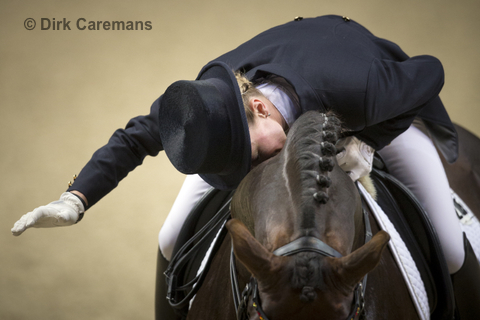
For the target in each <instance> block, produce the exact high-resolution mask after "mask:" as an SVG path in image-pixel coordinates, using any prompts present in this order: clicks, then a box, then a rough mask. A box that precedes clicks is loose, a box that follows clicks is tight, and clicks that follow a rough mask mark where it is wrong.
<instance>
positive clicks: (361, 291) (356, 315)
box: [230, 209, 372, 320]
mask: <svg viewBox="0 0 480 320" xmlns="http://www.w3.org/2000/svg"><path fill="white" fill-rule="evenodd" d="M362 212H363V219H364V224H365V243H367V242H368V241H370V239H372V228H371V225H370V219H369V217H368V213H367V212H366V210H365V209H362ZM299 252H315V253H319V254H321V255H323V256H326V257H334V258H341V257H342V254H340V253H339V252H338V251H337V250H335V249H333V248H332V247H330V246H329V245H328V244H326V243H325V242H323V241H321V240H320V239H318V238H315V237H301V238H298V239H296V240H293V241H292V242H290V243H287V244H286V245H284V246H283V247H280V248H278V249H276V250H275V251H274V252H273V254H275V255H277V256H290V255H294V254H297V253H299ZM230 280H231V283H232V292H233V302H234V304H235V311H236V313H237V320H248V312H247V309H248V303H249V301H250V297H251V298H252V305H253V307H254V308H255V310H256V312H257V313H258V316H259V318H260V320H268V317H267V315H266V314H265V312H264V311H263V309H262V305H261V302H260V298H259V293H258V283H257V280H256V279H255V278H254V277H251V278H250V282H249V283H247V285H246V286H245V289H244V290H243V291H242V293H240V288H239V286H238V278H237V269H236V266H235V255H234V253H233V244H232V252H231V254H230ZM366 286H367V275H365V277H363V280H362V281H361V282H360V283H359V284H358V285H357V286H356V287H355V292H354V301H353V302H352V310H351V312H350V314H349V316H348V317H347V320H355V319H360V318H361V317H362V316H364V312H365V299H364V298H365V289H366Z"/></svg>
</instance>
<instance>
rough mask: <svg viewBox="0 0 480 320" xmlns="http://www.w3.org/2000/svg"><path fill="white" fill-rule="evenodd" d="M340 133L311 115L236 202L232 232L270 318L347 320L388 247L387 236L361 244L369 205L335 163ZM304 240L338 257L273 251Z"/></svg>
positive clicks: (328, 120) (331, 121) (331, 122)
mask: <svg viewBox="0 0 480 320" xmlns="http://www.w3.org/2000/svg"><path fill="white" fill-rule="evenodd" d="M339 130H340V125H339V121H338V120H337V118H336V117H334V116H328V117H327V116H325V115H324V114H320V113H318V112H309V113H306V114H304V115H303V116H302V117H300V118H299V119H298V120H297V121H296V122H295V125H294V126H293V127H292V129H291V130H290V132H289V134H288V137H287V142H286V144H285V147H284V148H283V150H282V152H281V153H279V154H278V155H277V156H276V157H274V158H272V159H270V160H269V161H266V162H264V163H263V164H261V165H260V166H258V167H257V168H255V169H254V170H252V171H251V172H250V173H249V175H247V177H246V178H245V179H244V180H243V181H242V183H241V184H240V186H239V188H238V189H237V192H236V194H235V196H234V198H233V200H232V216H233V217H234V218H237V219H232V220H231V221H229V222H228V224H227V227H228V229H229V231H230V234H231V236H232V240H233V244H234V251H235V255H236V257H237V259H238V260H239V261H241V262H242V263H243V265H244V266H245V267H246V268H247V269H248V270H249V271H250V272H251V273H252V274H253V276H254V277H255V278H256V279H257V280H258V288H259V298H260V300H261V304H262V308H263V310H264V311H265V314H266V315H267V316H268V317H269V319H292V318H300V317H305V316H308V317H309V318H310V319H316V318H322V319H342V320H343V319H346V317H347V316H348V315H349V314H350V311H351V309H352V300H353V295H354V290H355V287H356V286H357V284H358V283H359V282H360V281H361V280H362V278H363V277H364V276H365V275H366V274H367V273H368V272H369V271H370V270H372V269H373V268H374V267H375V266H376V265H377V264H378V262H379V261H380V257H381V253H382V251H383V249H384V247H385V245H386V243H387V242H388V239H389V236H388V234H386V233H384V232H380V233H378V234H377V235H376V236H375V237H374V238H373V239H372V240H371V241H369V242H368V243H367V244H365V245H363V246H362V245H361V244H362V240H363V239H364V238H363V236H364V232H363V215H362V206H361V199H360V196H359V194H358V191H357V189H356V187H355V185H354V183H353V182H352V181H351V179H350V178H349V177H348V176H347V175H346V174H345V173H344V172H343V170H342V169H340V168H339V167H338V165H337V163H336V159H335V155H336V148H335V143H336V141H337V136H338V134H339ZM240 220H241V221H242V222H240ZM252 234H253V235H255V237H254V236H253V235H252ZM297 239H314V240H316V239H319V240H321V241H319V242H323V243H324V244H326V245H327V246H329V247H330V248H332V249H334V251H337V252H335V255H336V257H332V256H325V255H321V254H319V253H317V252H311V251H310V250H307V251H303V250H300V252H299V253H294V254H291V255H289V256H277V255H275V254H274V253H273V251H274V250H276V249H278V248H281V247H283V246H285V245H287V244H289V243H292V242H293V241H294V240H297ZM355 248H358V249H356V250H354V249H355ZM251 305H252V303H251V304H250V308H252V306H251ZM252 311H253V310H252ZM250 314H251V315H252V316H253V318H255V314H256V313H255V312H251V313H250ZM253 318H252V319H253Z"/></svg>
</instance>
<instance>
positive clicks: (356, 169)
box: [337, 137, 375, 181]
mask: <svg viewBox="0 0 480 320" xmlns="http://www.w3.org/2000/svg"><path fill="white" fill-rule="evenodd" d="M337 148H339V149H342V148H344V150H342V151H341V152H340V153H338V154H337V162H338V165H339V166H340V168H342V169H343V170H344V171H345V172H346V173H347V174H348V175H349V176H350V178H352V180H353V181H357V180H358V179H359V178H361V177H363V176H366V175H368V174H369V173H370V171H372V163H373V154H374V152H375V150H374V149H373V148H372V147H370V146H369V145H368V144H366V143H365V142H363V141H361V140H359V139H357V138H355V137H348V138H345V139H343V140H342V141H339V142H338V144H337Z"/></svg>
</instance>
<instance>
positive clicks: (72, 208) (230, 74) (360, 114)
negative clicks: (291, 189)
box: [12, 15, 480, 319]
mask: <svg viewBox="0 0 480 320" xmlns="http://www.w3.org/2000/svg"><path fill="white" fill-rule="evenodd" d="M232 70H235V72H234V71H232ZM443 82H444V72H443V68H442V65H441V63H440V61H439V60H437V59H436V58H434V57H432V56H427V55H422V56H415V57H408V56H407V55H406V54H405V53H404V52H403V51H402V50H401V49H400V48H399V47H398V46H397V45H396V44H394V43H392V42H390V41H387V40H385V39H380V38H377V37H375V36H374V35H372V34H371V33H370V32H369V31H368V30H367V29H365V28H364V27H362V26H361V25H359V24H358V23H356V22H355V21H353V20H350V19H349V18H347V17H343V18H342V17H339V16H333V15H330V16H322V17H318V18H312V19H301V18H297V19H295V21H292V22H289V23H287V24H284V25H280V26H277V27H274V28H272V29H270V30H267V31H265V32H263V33H261V34H259V35H258V36H256V37H254V38H253V39H251V40H249V41H247V42H245V43H244V44H242V45H240V46H239V47H238V48H236V49H234V50H233V51H230V52H228V53H226V54H224V55H222V56H220V57H219V58H217V59H215V60H213V61H211V62H209V63H208V64H207V65H206V66H205V67H204V68H203V69H202V70H201V71H200V73H199V75H198V77H197V79H196V80H195V81H177V82H175V83H173V84H172V85H171V86H170V87H169V88H168V89H167V90H166V91H165V93H164V94H163V95H162V96H160V97H159V98H158V99H157V100H156V101H155V102H154V103H153V105H152V106H151V109H150V114H148V115H146V116H139V117H136V118H133V119H131V120H130V121H129V122H128V124H127V126H126V127H125V129H120V130H117V131H115V133H114V134H113V135H112V137H111V139H110V140H109V142H108V143H107V144H106V145H105V146H103V147H102V148H100V149H99V150H97V151H96V152H95V153H94V154H93V156H92V158H91V160H90V161H89V162H88V163H87V164H86V165H85V167H84V168H83V169H82V171H81V172H80V174H79V176H78V178H77V179H76V180H75V182H74V183H73V185H71V186H70V187H69V189H68V190H67V191H66V192H65V193H63V194H62V195H61V197H60V200H59V201H55V202H52V203H50V204H48V205H46V206H42V207H39V208H36V209H35V210H34V211H32V212H29V213H27V214H26V215H24V216H23V217H22V218H21V219H20V220H19V221H18V222H17V223H15V226H14V227H13V229H12V232H13V234H14V235H20V234H21V233H22V232H24V231H25V230H26V229H27V228H30V227H53V226H66V225H72V224H75V223H76V222H78V221H79V220H80V219H81V218H82V217H83V214H84V211H85V210H87V209H88V208H89V207H91V206H93V205H94V204H95V203H97V201H99V200H100V199H101V198H102V197H103V196H105V195H106V194H107V193H109V192H110V191H111V190H112V189H114V188H115V187H116V186H117V184H118V183H119V181H120V180H122V179H123V178H124V177H125V176H126V175H127V174H128V173H129V172H130V171H131V170H133V169H135V167H137V166H138V165H140V164H141V163H142V161H143V159H144V158H145V157H146V156H147V155H150V156H156V155H157V154H158V153H159V152H160V151H162V150H164V151H165V152H166V154H167V156H168V158H169V159H170V161H171V162H172V164H173V165H174V166H175V168H177V169H178V170H179V171H180V172H182V173H185V174H189V175H188V176H187V178H186V180H185V182H184V185H183V186H182V189H181V191H180V194H179V195H178V197H177V200H176V201H175V203H174V205H173V207H172V210H171V212H170V214H169V216H168V217H167V219H166V221H165V224H164V225H163V227H162V230H161V231H160V235H159V242H160V249H161V252H162V254H163V256H164V257H165V258H166V259H170V258H171V253H172V249H173V246H174V244H175V241H176V238H177V235H178V232H179V231H180V227H181V225H182V223H183V221H184V219H185V217H186V215H188V213H189V211H190V209H191V208H192V207H193V205H194V204H195V203H196V202H197V201H198V200H199V199H200V197H201V196H202V195H203V194H204V193H205V192H206V191H207V190H208V189H209V188H210V187H211V186H213V187H216V188H219V189H234V188H235V187H236V186H237V185H238V183H239V182H240V181H241V179H242V178H243V177H244V176H245V175H246V174H247V173H248V172H249V170H250V169H251V168H252V167H253V166H255V165H257V164H258V163H260V162H262V161H264V160H266V159H268V158H270V157H272V156H274V155H275V154H277V153H278V152H279V150H281V148H282V147H283V144H284V142H285V139H286V132H287V131H288V129H289V127H291V125H292V124H293V122H294V121H295V120H296V119H297V118H298V117H299V116H300V115H301V114H303V113H305V112H306V111H309V110H318V111H320V112H326V111H333V112H335V113H336V114H337V115H338V116H339V117H340V119H341V120H342V122H343V125H344V126H345V127H346V128H347V129H348V130H350V131H352V132H353V133H354V136H353V137H352V138H349V141H348V147H347V148H346V150H347V151H346V154H340V156H339V157H338V161H339V164H340V165H341V166H342V167H343V169H344V170H345V171H348V173H349V174H350V176H351V177H352V179H353V180H356V179H358V177H360V176H362V175H365V174H366V173H368V172H369V170H370V169H371V159H372V154H373V151H374V150H376V151H378V152H379V153H380V155H381V156H382V158H383V159H384V161H385V163H386V165H387V167H388V168H389V171H390V172H391V173H392V174H393V175H394V176H395V177H396V178H397V179H399V180H400V181H402V182H403V183H404V184H405V185H406V186H408V187H409V188H410V189H411V190H412V191H413V193H414V194H415V195H416V196H417V198H418V199H419V200H420V201H421V203H422V204H423V206H424V208H425V209H426V212H427V213H428V215H429V216H430V218H431V220H432V222H433V224H434V226H435V228H436V230H437V233H438V236H439V239H440V242H441V246H442V248H443V249H444V254H445V257H446V260H447V264H448V269H449V271H450V273H451V275H452V279H453V284H454V291H455V293H456V294H458V293H459V292H469V294H470V295H471V296H473V297H476V298H475V299H471V300H474V301H475V300H476V302H479V301H480V268H479V266H478V262H477V259H476V258H475V259H467V258H468V257H469V256H471V255H474V253H473V251H471V250H466V249H465V248H469V246H467V245H466V243H465V245H464V236H463V233H462V231H461V228H460V225H459V222H458V219H457V217H456V214H455V209H454V206H453V201H452V200H451V194H450V188H449V184H448V181H447V177H446V174H445V172H444V169H443V166H442V163H441V161H440V158H439V155H438V154H437V151H436V149H435V145H436V146H437V147H438V148H439V150H441V152H442V153H443V156H444V157H445V158H446V159H447V160H448V161H449V162H454V161H455V160H456V158H457V156H458V148H457V134H456V131H455V129H454V127H453V125H452V123H451V121H450V118H449V116H448V114H447V111H446V110H445V107H444V106H443V104H442V101H441V100H440V98H439V96H438V94H439V93H440V90H441V89H442V86H443ZM432 141H433V142H432ZM434 144H435V145H434ZM355 150H356V152H355ZM346 159H347V160H346ZM352 161H354V162H355V165H353V166H352V165H351V162H352ZM465 240H466V239H465ZM466 242H468V240H466ZM465 261H472V262H470V263H464V262H465ZM472 263H473V264H475V265H473V266H471V265H467V264H472ZM466 269H474V270H476V272H474V273H476V274H469V275H468V276H469V277H471V278H469V280H468V281H461V280H462V278H465V277H467V275H466V271H465V270H466ZM457 280H458V281H457ZM462 282H463V283H465V282H466V283H468V284H469V288H462V287H459V286H460V285H459V284H458V283H462ZM458 300H459V299H457V307H458V309H459V312H460V315H461V317H462V319H471V318H472V316H473V315H474V316H476V315H477V314H480V303H475V302H473V303H471V305H468V302H464V304H466V305H463V304H462V303H463V302H462V301H458ZM459 302H460V303H459ZM469 314H470V317H469ZM472 319H473V318H472Z"/></svg>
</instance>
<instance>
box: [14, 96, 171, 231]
mask: <svg viewBox="0 0 480 320" xmlns="http://www.w3.org/2000/svg"><path fill="white" fill-rule="evenodd" d="M160 99H161V97H160V98H159V99H157V100H156V101H155V102H154V103H153V104H152V107H151V109H150V114H148V115H146V116H139V117H136V118H133V119H131V120H130V121H129V122H128V124H127V126H126V127H125V129H119V130H117V131H115V133H114V134H113V135H112V137H111V138H110V140H109V141H108V143H107V144H106V145H105V146H103V147H102V148H100V149H98V150H97V151H96V152H95V153H94V154H93V156H92V158H91V159H90V161H89V162H88V163H87V164H86V165H85V167H84V168H83V169H82V171H81V172H80V174H79V175H78V178H77V179H76V180H75V181H74V183H73V185H71V186H70V187H69V188H68V190H67V192H65V193H63V194H62V196H61V197H60V199H59V200H58V201H54V202H51V203H49V204H48V205H46V206H41V207H38V208H36V209H35V210H33V211H31V212H29V213H27V214H25V215H23V216H22V218H21V219H20V220H18V221H17V222H16V223H15V225H14V227H13V228H12V233H13V234H14V235H17V236H18V235H20V234H22V233H23V232H24V231H25V230H26V229H28V228H31V227H36V228H42V227H56V226H68V225H72V224H75V223H76V222H78V221H79V220H80V219H81V218H82V217H83V213H84V212H85V211H86V210H87V209H88V207H91V206H93V205H94V204H95V203H97V202H98V201H99V200H100V199H101V198H102V197H104V196H105V195H106V194H108V193H109V192H110V191H112V190H113V189H114V188H115V187H116V186H117V185H118V183H119V182H120V180H122V179H123V178H124V177H126V176H127V174H128V173H129V172H130V171H132V170H133V169H135V168H136V167H137V166H139V165H140V164H142V162H143V159H144V158H145V157H146V156H147V155H150V156H156V155H157V154H158V153H159V152H160V151H161V150H163V146H162V143H161V141H160V135H159V133H158V106H159V103H160Z"/></svg>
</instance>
